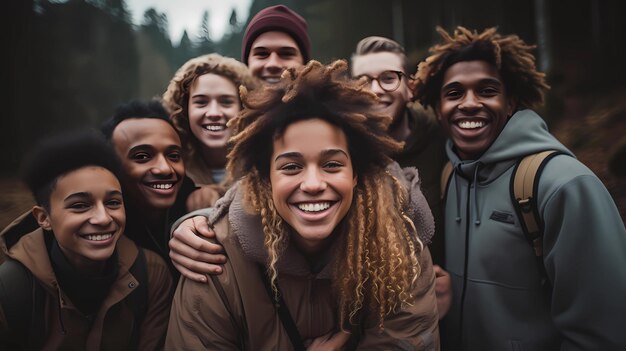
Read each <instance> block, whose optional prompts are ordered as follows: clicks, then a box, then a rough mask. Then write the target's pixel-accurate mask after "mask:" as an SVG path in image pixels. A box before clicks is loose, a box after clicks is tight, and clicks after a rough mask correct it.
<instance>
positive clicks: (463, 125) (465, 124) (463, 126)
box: [459, 121, 485, 129]
mask: <svg viewBox="0 0 626 351" xmlns="http://www.w3.org/2000/svg"><path fill="white" fill-rule="evenodd" d="M484 125H485V122H482V121H481V122H470V121H462V122H459V127H460V128H461V129H476V128H481V127H483V126H484Z"/></svg>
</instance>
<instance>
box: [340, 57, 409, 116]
mask: <svg viewBox="0 0 626 351" xmlns="http://www.w3.org/2000/svg"><path fill="white" fill-rule="evenodd" d="M388 71H393V72H402V73H405V72H404V68H403V63H402V58H401V57H400V55H398V54H396V53H393V52H376V53H371V54H365V55H359V56H355V57H353V58H352V76H353V77H355V78H360V77H362V76H367V77H370V78H377V77H378V78H379V79H381V80H382V79H384V77H383V76H381V74H382V73H383V72H388ZM394 78H396V77H394ZM371 89H372V91H373V92H374V93H375V94H376V95H377V96H378V98H379V102H378V110H379V112H381V113H384V114H386V115H389V116H391V118H393V122H392V126H391V127H390V128H393V124H395V123H397V122H398V121H399V120H400V118H401V117H402V116H403V115H404V109H405V107H406V104H407V103H408V102H409V101H410V100H411V98H412V97H413V93H412V92H411V89H410V88H409V85H408V82H407V78H406V76H402V78H401V82H400V85H399V86H398V88H397V89H396V90H394V91H391V92H387V91H385V90H383V89H382V88H381V87H380V84H379V83H378V82H377V81H376V80H372V83H371Z"/></svg>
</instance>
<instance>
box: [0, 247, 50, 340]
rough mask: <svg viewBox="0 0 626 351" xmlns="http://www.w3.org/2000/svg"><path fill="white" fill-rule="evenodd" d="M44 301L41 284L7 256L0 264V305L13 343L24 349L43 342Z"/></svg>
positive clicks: (22, 266)
mask: <svg viewBox="0 0 626 351" xmlns="http://www.w3.org/2000/svg"><path fill="white" fill-rule="evenodd" d="M28 292H30V294H29V293H28ZM44 300H45V294H44V291H43V288H42V286H41V284H39V282H37V281H36V279H34V278H33V275H32V273H31V271H30V270H28V268H26V267H25V266H24V265H23V264H22V263H20V262H18V261H16V260H13V259H10V258H7V259H6V261H5V262H4V263H3V264H2V265H0V304H2V310H3V312H4V315H5V318H6V321H7V325H8V326H9V329H10V332H11V334H12V335H13V340H14V342H17V343H21V345H20V346H21V347H22V348H23V349H25V350H38V349H40V348H41V346H42V345H43V342H44V338H45V325H44V318H43V316H44V313H43V310H44V305H45V301H44Z"/></svg>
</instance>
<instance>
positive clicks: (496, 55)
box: [415, 27, 626, 350]
mask: <svg viewBox="0 0 626 351" xmlns="http://www.w3.org/2000/svg"><path fill="white" fill-rule="evenodd" d="M438 31H439V33H440V34H441V35H442V37H443V42H442V43H440V44H438V45H435V46H433V47H432V48H431V49H430V51H431V53H432V55H431V56H430V57H428V58H427V59H426V60H425V61H424V62H422V63H420V64H419V66H418V73H417V83H416V91H415V97H416V98H417V99H418V100H419V101H420V102H421V103H422V104H423V105H424V106H432V107H433V108H434V109H435V111H436V113H437V116H438V118H439V121H440V123H441V125H442V126H443V128H444V130H446V131H447V133H448V135H449V141H448V144H447V146H446V151H447V154H448V157H449V159H450V160H451V163H452V165H453V171H452V175H451V177H450V178H449V181H448V186H447V194H446V196H445V201H446V205H445V247H446V255H445V257H446V269H447V270H448V271H449V273H450V276H451V278H452V290H453V301H452V306H451V308H450V311H449V313H448V315H447V316H446V318H445V319H444V322H445V323H446V331H447V333H448V334H449V335H448V336H447V339H446V341H447V342H449V343H451V345H450V348H449V349H451V350H625V349H626V333H624V326H625V325H626V303H625V302H624V296H626V231H625V229H624V224H623V222H622V221H621V219H620V217H619V214H618V212H617V210H616V207H615V204H614V202H613V200H612V199H611V196H610V195H609V193H608V192H607V190H606V189H605V187H604V186H603V185H602V183H601V182H600V180H599V179H598V178H597V177H596V176H595V175H594V174H593V173H592V172H591V171H590V170H589V169H588V168H587V167H585V166H584V165H583V164H582V163H580V162H579V161H577V160H576V159H575V158H574V157H573V155H572V154H571V152H570V151H569V150H567V149H566V148H565V147H564V146H563V145H561V144H560V143H559V142H558V141H557V140H556V139H555V138H554V137H553V136H552V135H551V134H550V133H549V132H548V130H547V127H546V124H545V123H544V121H543V120H542V119H541V117H540V116H538V115H537V114H536V113H535V112H534V111H533V110H531V108H533V107H535V106H537V105H539V104H541V103H542V101H543V94H544V91H545V90H546V89H548V86H547V85H546V83H545V82H544V74H543V73H540V72H537V71H536V69H535V58H534V56H533V55H532V53H531V50H532V49H533V47H532V46H529V45H527V44H525V43H524V42H523V41H522V40H521V39H519V38H518V37H517V36H515V35H509V36H502V35H500V34H498V33H497V32H496V29H495V28H491V29H487V30H485V31H483V32H482V33H477V32H475V31H474V32H472V31H469V30H467V29H465V28H463V27H458V28H457V29H456V30H455V32H454V35H449V34H448V33H446V32H445V31H444V30H443V29H441V28H439V29H438ZM544 150H556V151H557V153H556V154H555V155H556V156H554V157H552V158H550V159H547V162H546V163H545V167H544V168H543V170H540V173H538V174H540V179H539V181H538V183H536V184H538V187H537V191H536V194H537V198H536V199H531V200H530V201H534V204H535V208H536V209H537V213H538V216H539V219H540V228H541V229H543V236H542V237H541V236H539V237H538V238H539V239H538V240H536V241H535V244H536V246H535V247H536V248H537V247H543V253H542V254H535V251H534V250H533V249H532V248H531V246H530V245H529V242H528V241H527V239H526V237H525V235H524V233H523V229H522V225H523V224H522V222H521V221H520V218H519V217H518V215H517V212H516V209H515V206H514V203H513V200H512V199H511V195H510V190H509V189H510V187H511V185H512V184H513V183H512V180H511V176H512V175H513V173H514V172H515V168H516V164H517V162H518V161H519V160H520V159H521V158H523V157H524V156H526V155H530V154H535V153H537V152H540V151H544ZM543 278H545V279H543Z"/></svg>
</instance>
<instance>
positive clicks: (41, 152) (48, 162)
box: [21, 129, 121, 210]
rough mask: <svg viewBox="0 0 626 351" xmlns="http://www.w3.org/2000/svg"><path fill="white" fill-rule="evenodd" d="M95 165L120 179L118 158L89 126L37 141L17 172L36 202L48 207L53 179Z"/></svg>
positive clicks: (52, 188) (106, 142) (105, 141)
mask: <svg viewBox="0 0 626 351" xmlns="http://www.w3.org/2000/svg"><path fill="white" fill-rule="evenodd" d="M86 166H98V167H102V168H104V169H107V170H109V171H110V172H111V173H113V174H114V175H115V176H116V177H117V178H118V179H120V174H121V173H120V171H121V165H120V161H119V159H118V157H117V155H116V153H115V151H114V150H113V148H112V147H111V145H110V144H109V142H108V141H107V140H106V139H105V138H104V137H103V135H102V134H101V133H100V132H98V131H96V130H92V129H84V130H78V131H74V132H66V133H63V134H58V135H55V136H52V137H49V138H47V139H44V140H42V141H41V142H40V143H38V144H37V145H36V146H35V148H34V149H33V150H32V151H31V153H30V154H29V155H28V156H27V157H26V159H25V161H24V163H23V164H22V169H21V175H22V179H23V181H24V182H25V183H26V185H28V187H29V188H30V191H31V192H32V193H33V196H34V197H35V201H36V202H37V204H38V205H40V206H43V207H44V208H46V209H47V210H50V195H51V194H52V191H53V190H54V187H55V185H56V181H57V179H58V178H59V177H60V176H63V175H65V174H67V173H69V172H71V171H74V170H76V169H79V168H82V167H86Z"/></svg>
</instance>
